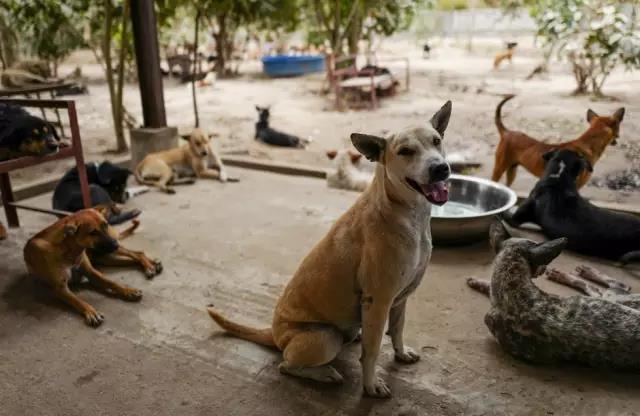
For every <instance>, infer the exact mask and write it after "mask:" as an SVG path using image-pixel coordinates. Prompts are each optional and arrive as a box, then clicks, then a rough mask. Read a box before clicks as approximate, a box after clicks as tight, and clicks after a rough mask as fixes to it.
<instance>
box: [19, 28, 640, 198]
mask: <svg viewBox="0 0 640 416" xmlns="http://www.w3.org/2000/svg"><path fill="white" fill-rule="evenodd" d="M518 41H519V48H518V50H517V53H516V56H515V58H514V60H513V64H511V65H509V64H506V65H505V66H504V67H502V68H501V69H500V70H498V71H493V70H492V61H493V56H494V54H495V52H496V51H497V50H498V49H499V48H500V47H501V44H502V41H501V40H500V39H491V38H488V39H477V40H475V41H474V48H473V51H472V52H469V51H468V50H467V49H466V40H465V41H462V40H461V41H460V42H457V41H455V40H452V39H445V40H439V41H438V40H435V41H433V43H432V46H433V49H434V51H433V54H432V57H431V59H423V58H422V55H421V49H420V46H421V45H419V44H416V42H415V41H414V40H413V38H411V37H410V36H409V35H399V36H397V37H395V38H392V39H388V40H385V41H384V42H383V43H382V44H381V47H380V50H379V56H380V57H395V58H398V57H408V58H409V59H410V90H409V91H408V92H407V91H401V93H400V94H398V95H397V96H395V97H393V98H387V99H384V100H383V101H382V105H381V107H380V108H379V109H377V110H375V111H369V110H357V111H354V110H351V111H345V112H338V111H335V109H334V106H333V97H332V96H327V95H323V94H321V90H322V87H323V83H324V74H315V75H310V76H306V77H301V78H285V79H269V78H266V77H264V76H263V75H262V74H261V64H260V63H259V62H257V61H249V62H245V63H244V64H242V65H241V66H240V71H241V76H240V77H239V78H236V79H229V80H218V81H216V83H215V84H214V85H213V86H211V87H205V88H201V89H199V103H200V118H201V123H202V125H203V126H204V127H205V128H207V129H209V130H211V131H216V132H218V133H220V135H221V138H220V143H219V144H220V145H221V147H222V149H223V151H225V152H229V153H236V154H248V155H250V156H252V157H256V158H261V159H269V160H275V161H281V162H293V163H301V164H308V165H314V166H326V167H328V166H329V161H328V160H327V158H326V156H325V153H324V152H325V150H327V149H332V148H340V147H344V146H346V145H348V144H349V142H348V137H349V134H350V133H352V132H354V131H361V132H369V133H382V132H383V131H385V130H386V131H393V130H396V129H400V128H403V127H405V126H407V125H410V124H418V123H424V122H426V121H427V120H428V119H429V117H430V116H431V114H432V113H433V112H434V111H435V110H436V109H437V108H438V107H439V106H440V105H441V104H442V103H443V102H444V101H445V100H447V99H451V100H452V101H453V104H454V105H453V107H454V110H453V115H452V119H451V122H450V125H449V130H448V131H447V138H446V144H447V151H448V152H449V154H450V155H451V156H452V157H455V158H463V159H467V160H472V161H479V162H481V163H483V167H482V168H481V169H480V170H479V171H478V172H476V173H477V174H478V175H480V176H483V177H488V176H490V172H491V169H492V168H493V152H494V149H495V146H496V144H497V141H498V135H497V132H496V128H495V125H494V122H493V114H494V109H495V106H496V104H497V103H498V102H499V100H500V97H499V94H504V93H516V94H518V97H517V98H516V99H514V100H512V101H511V102H510V103H509V104H508V105H506V106H505V109H504V113H503V114H504V119H505V124H506V125H507V126H508V127H511V128H514V129H520V130H523V131H525V132H528V133H529V134H530V135H532V136H534V137H538V138H540V139H544V140H548V141H551V142H553V141H560V140H568V139H573V138H575V137H577V136H578V135H580V134H581V133H582V132H583V131H584V130H585V128H586V126H587V123H586V111H587V109H588V108H592V109H594V110H595V111H596V112H598V113H602V114H611V113H613V111H615V109H617V108H618V107H621V106H624V107H626V116H625V120H624V122H623V124H622V128H621V139H620V140H619V143H620V144H619V145H618V146H617V147H610V148H608V149H607V150H606V152H605V154H604V157H603V158H602V159H601V160H600V162H599V163H598V164H597V166H596V167H595V174H594V177H595V178H601V177H603V175H605V174H606V173H609V172H611V171H617V170H621V169H624V168H628V167H632V166H634V167H638V166H637V165H638V164H639V163H640V159H639V158H638V157H637V155H638V151H639V150H640V137H639V136H638V135H637V132H638V131H639V130H640V118H638V117H637V116H636V114H637V113H638V112H639V111H640V94H639V93H638V91H640V74H639V73H637V72H636V73H628V72H624V71H623V70H619V71H617V72H615V73H614V74H613V75H612V76H611V77H610V79H609V80H608V81H607V84H606V88H605V92H606V93H607V94H609V95H611V96H613V97H616V99H617V101H596V102H592V101H591V99H590V98H589V97H575V96H571V94H570V92H571V91H572V89H573V87H574V81H573V78H572V76H571V75H570V71H569V68H568V66H567V64H566V63H554V64H553V65H552V67H551V72H550V74H548V75H545V76H544V77H542V78H535V79H534V80H531V81H525V80H524V78H525V77H526V76H527V75H528V73H529V72H530V71H531V70H532V68H534V67H535V66H536V65H537V64H538V63H539V60H540V51H539V50H538V49H536V47H535V46H534V43H533V38H531V37H526V38H522V39H518ZM91 59H92V58H91V55H90V54H89V53H85V52H82V53H78V54H76V55H74V56H72V57H71V58H70V59H69V61H68V62H67V64H66V65H65V66H63V68H62V73H63V74H64V72H65V71H70V70H72V69H73V68H74V66H75V65H81V66H82V69H83V71H84V73H85V74H86V75H88V76H89V77H90V79H91V85H90V95H88V96H80V97H75V99H77V101H78V109H79V114H80V123H81V130H82V134H83V139H84V143H85V148H86V153H87V155H88V156H87V158H88V159H89V160H99V159H103V158H105V157H111V156H110V155H105V153H104V152H105V151H107V150H108V149H110V148H111V147H113V142H114V139H113V137H112V132H111V118H110V114H109V106H108V95H107V88H106V85H105V83H104V76H103V74H102V73H101V71H100V69H99V67H98V66H97V65H95V64H91V63H90V62H91ZM383 64H384V63H383ZM388 66H389V67H390V68H391V69H392V70H393V71H394V72H395V73H396V74H397V75H398V77H399V79H400V81H401V82H404V67H403V64H400V63H398V62H391V63H388ZM164 85H165V91H164V96H165V102H166V109H167V117H168V122H169V124H170V125H174V126H178V127H179V128H180V130H181V131H184V132H188V131H189V130H190V129H191V127H192V126H193V112H192V107H191V95H190V86H189V85H181V84H179V83H178V82H177V81H175V80H173V79H167V78H165V82H164ZM125 102H126V105H127V107H128V108H129V109H130V111H131V112H132V113H133V114H134V115H136V116H137V118H138V120H139V121H141V120H142V118H141V110H140V97H139V92H138V89H137V86H136V85H133V84H130V85H127V86H126V91H125ZM255 104H260V105H271V106H272V111H271V113H272V125H273V126H274V127H275V128H278V129H281V130H283V131H286V132H288V133H291V134H296V135H299V136H301V137H306V138H311V139H313V143H312V144H311V145H310V146H309V147H308V148H307V149H306V150H293V149H281V148H272V147H268V146H266V145H262V144H260V143H257V142H255V141H254V140H253V133H254V123H255V121H256V118H257V114H256V111H255V109H254V105H255ZM68 163H71V162H68ZM66 166H68V164H67V165H56V166H46V167H44V168H40V169H37V170H31V171H22V172H16V173H15V174H13V177H14V179H15V180H16V182H18V183H25V182H28V181H30V180H33V179H37V178H39V177H41V176H42V175H46V174H58V173H60V172H62V171H63V170H64V169H65V167H66ZM534 183H535V180H534V178H533V177H532V176H531V175H529V174H528V173H527V172H525V171H524V169H520V170H519V175H518V179H517V180H516V183H515V189H516V190H519V191H523V192H528V191H529V190H530V189H531V187H532V185H533V184H534ZM584 194H585V195H586V196H588V197H591V198H597V199H600V200H607V201H617V202H623V203H625V202H626V203H633V204H637V203H640V192H619V191H618V192H616V191H611V190H608V189H606V188H597V187H595V186H587V187H586V188H585V190H584Z"/></svg>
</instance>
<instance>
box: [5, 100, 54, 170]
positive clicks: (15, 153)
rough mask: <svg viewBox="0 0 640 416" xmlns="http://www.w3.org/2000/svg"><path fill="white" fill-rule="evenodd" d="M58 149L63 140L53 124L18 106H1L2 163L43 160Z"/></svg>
mask: <svg viewBox="0 0 640 416" xmlns="http://www.w3.org/2000/svg"><path fill="white" fill-rule="evenodd" d="M59 148H60V138H59V137H58V133H56V129H55V128H54V127H53V126H52V125H51V123H49V122H47V121H45V120H43V119H41V118H38V117H36V116H32V115H31V114H29V113H28V112H27V111H26V110H24V109H23V108H21V107H19V106H16V105H12V104H3V103H0V161H2V160H8V159H13V158H17V157H21V156H44V155H48V154H52V153H55V152H57V151H58V149H59Z"/></svg>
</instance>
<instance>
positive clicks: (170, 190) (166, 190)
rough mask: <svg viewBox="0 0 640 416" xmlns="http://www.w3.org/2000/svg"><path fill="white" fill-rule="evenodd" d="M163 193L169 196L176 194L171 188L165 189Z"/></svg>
mask: <svg viewBox="0 0 640 416" xmlns="http://www.w3.org/2000/svg"><path fill="white" fill-rule="evenodd" d="M164 191H165V192H166V193H167V194H169V195H173V194H175V193H176V190H175V189H173V188H166V189H165V190H164Z"/></svg>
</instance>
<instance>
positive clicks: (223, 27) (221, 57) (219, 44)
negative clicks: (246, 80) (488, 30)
mask: <svg viewBox="0 0 640 416" xmlns="http://www.w3.org/2000/svg"><path fill="white" fill-rule="evenodd" d="M216 20H217V22H218V32H217V33H215V34H214V35H213V37H214V38H215V40H216V73H217V74H218V77H221V78H222V77H224V76H225V74H226V73H225V70H226V67H227V61H226V59H225V54H226V51H227V13H226V12H225V13H221V14H219V15H218V16H217V17H216Z"/></svg>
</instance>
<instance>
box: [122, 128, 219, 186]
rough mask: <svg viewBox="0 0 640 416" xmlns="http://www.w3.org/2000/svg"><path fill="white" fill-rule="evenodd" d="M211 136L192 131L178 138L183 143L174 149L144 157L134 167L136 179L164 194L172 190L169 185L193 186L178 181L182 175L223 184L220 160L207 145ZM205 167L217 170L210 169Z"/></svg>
mask: <svg viewBox="0 0 640 416" xmlns="http://www.w3.org/2000/svg"><path fill="white" fill-rule="evenodd" d="M212 137H213V135H206V134H205V133H204V132H203V131H202V130H201V129H198V128H197V129H195V130H194V131H193V132H192V133H191V134H190V135H187V136H182V138H183V139H184V140H186V141H187V143H186V144H184V145H182V146H180V147H176V148H175V149H170V150H164V151H162V152H156V153H151V154H149V155H147V156H146V157H145V158H144V159H143V160H142V161H141V162H140V163H139V164H138V166H136V169H135V171H134V176H135V178H136V180H137V181H138V182H139V183H141V184H143V185H149V186H155V187H157V188H159V189H161V190H163V191H164V192H166V193H168V194H174V193H175V192H176V191H175V190H174V189H173V188H172V187H170V186H169V185H170V184H178V183H193V182H194V181H193V179H189V178H187V179H186V180H185V179H184V178H183V179H180V178H179V176H181V175H182V174H184V173H186V174H188V175H195V177H196V178H198V179H199V178H206V179H218V180H219V181H221V182H226V181H227V179H228V177H227V172H226V170H225V168H224V165H223V164H222V159H221V158H220V156H219V155H218V153H217V152H216V151H214V149H213V147H212V146H211V143H210V142H211V138H212ZM209 164H211V165H213V166H215V167H216V168H217V169H212V168H210V167H209Z"/></svg>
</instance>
